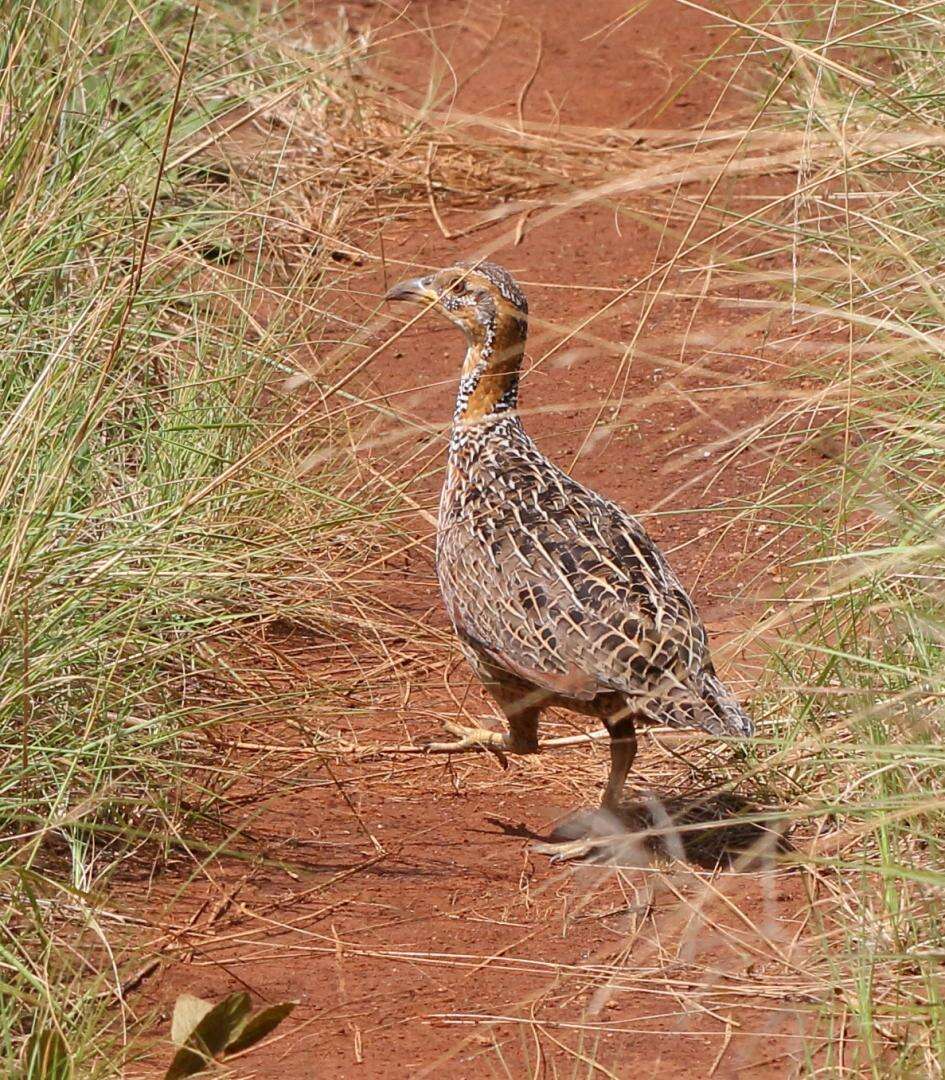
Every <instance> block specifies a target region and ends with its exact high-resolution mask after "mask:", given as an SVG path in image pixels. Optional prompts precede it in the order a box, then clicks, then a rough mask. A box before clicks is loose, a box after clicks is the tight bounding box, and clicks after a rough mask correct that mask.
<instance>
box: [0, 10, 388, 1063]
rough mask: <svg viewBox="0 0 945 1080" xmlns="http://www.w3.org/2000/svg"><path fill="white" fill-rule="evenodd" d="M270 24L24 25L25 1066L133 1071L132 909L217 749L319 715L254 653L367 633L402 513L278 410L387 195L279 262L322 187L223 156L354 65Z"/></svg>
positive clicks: (320, 104)
mask: <svg viewBox="0 0 945 1080" xmlns="http://www.w3.org/2000/svg"><path fill="white" fill-rule="evenodd" d="M241 7H242V6H240V8H238V7H236V6H230V5H228V4H226V3H225V2H221V3H220V4H218V5H216V6H212V5H211V6H209V7H208V6H206V5H203V6H201V7H199V8H198V9H197V15H196V17H195V16H194V13H193V9H190V8H188V7H187V6H186V5H181V4H177V3H172V2H156V3H151V4H147V5H145V6H144V7H143V8H142V7H140V6H138V5H131V4H129V3H128V2H127V0H87V2H84V3H83V2H80V3H78V4H74V3H72V2H68V3H67V2H64V0H63V2H55V0H41V2H39V3H27V2H25V0H24V2H20V0H14V2H13V3H11V4H9V5H6V6H5V7H4V11H3V14H2V15H0V29H2V33H0V41H2V54H0V461H2V472H0V552H2V555H0V752H2V755H3V760H2V772H0V831H2V834H3V836H4V841H3V845H2V849H0V892H2V896H3V910H2V915H0V930H2V932H0V1072H2V1073H3V1075H13V1073H14V1071H15V1069H16V1068H17V1065H18V1063H22V1062H23V1060H24V1059H23V1053H24V1045H25V1043H26V1040H27V1038H28V1037H29V1036H30V1033H31V1032H33V1033H34V1042H33V1043H32V1047H33V1050H34V1051H35V1050H36V1047H37V1046H38V1045H39V1044H38V1043H37V1042H36V1041H35V1039H36V1033H40V1032H49V1031H58V1032H59V1033H60V1035H61V1037H62V1039H63V1040H64V1041H65V1045H66V1047H67V1048H68V1054H69V1057H70V1059H71V1063H72V1064H71V1068H72V1070H74V1072H75V1073H76V1074H77V1075H79V1074H81V1075H117V1074H118V1072H119V1071H120V1068H121V1060H122V1053H123V1044H124V1042H125V1040H126V1037H127V1034H128V1026H127V1025H128V1024H130V1023H131V1017H130V1015H129V1016H125V1017H124V1018H123V1017H122V1014H121V1009H118V1010H116V1008H115V1006H116V986H117V984H118V982H119V981H120V978H121V973H120V972H119V970H118V969H117V967H116V966H115V963H114V960H113V951H114V949H115V948H117V947H118V944H116V942H117V943H120V940H121V936H120V932H119V931H120V929H121V928H120V926H119V925H117V924H116V923H115V922H114V921H113V920H112V921H110V920H109V918H108V916H107V907H108V903H107V900H106V894H105V893H104V887H105V886H106V884H108V883H109V882H114V880H115V874H116V872H117V871H119V870H121V868H122V867H123V866H124V865H125V864H126V863H127V861H128V860H129V859H130V860H132V861H134V860H136V859H137V860H139V861H140V860H144V862H143V865H145V866H147V865H149V864H150V863H153V861H154V860H155V859H160V857H161V852H162V851H166V850H168V849H169V848H170V847H172V846H173V845H174V844H175V843H177V842H178V840H179V838H180V837H181V835H182V830H184V829H186V828H187V827H188V822H190V821H192V820H193V819H194V818H195V816H199V815H200V814H202V813H205V812H206V809H207V807H208V806H209V805H210V804H212V802H213V800H214V799H215V798H217V797H219V796H220V795H221V794H222V793H224V792H225V791H226V789H227V787H228V786H229V785H230V784H231V783H232V781H233V779H234V776H233V770H232V769H231V768H230V767H229V766H228V764H227V762H226V761H225V760H224V761H221V760H220V755H219V752H215V753H211V748H210V747H209V745H208V744H207V742H206V741H205V739H204V738H203V733H204V731H205V729H206V728H207V727H208V726H212V725H213V724H215V723H218V722H219V720H220V719H221V718H226V719H227V720H239V719H240V717H241V716H248V715H252V714H253V711H254V710H256V711H258V710H259V709H261V708H264V709H266V710H271V717H272V719H273V720H274V721H278V718H279V717H280V716H285V715H287V713H288V711H289V709H290V708H291V707H292V706H293V704H296V703H297V702H298V700H299V698H300V696H301V695H302V694H303V693H308V694H311V688H310V687H308V688H300V689H296V690H285V689H283V690H279V689H271V688H267V686H266V683H265V682H261V681H259V680H255V681H254V678H253V675H254V672H253V670H252V667H251V666H249V667H247V668H246V670H244V671H243V673H242V676H241V678H239V679H236V678H235V677H233V675H232V671H231V669H230V666H229V665H228V663H227V651H228V648H229V643H230V642H231V641H232V640H233V638H234V635H235V634H236V632H237V631H239V630H240V629H241V628H247V627H248V628H252V629H258V628H259V627H260V626H261V625H263V624H264V623H265V622H267V621H271V620H273V619H275V618H279V619H280V620H282V621H283V622H288V623H293V622H294V623H296V624H297V625H299V626H304V627H307V628H310V629H312V630H317V631H319V632H321V633H334V632H337V631H339V629H344V631H345V632H346V633H358V632H360V631H359V630H358V629H357V627H356V625H355V624H356V622H357V619H356V617H355V615H354V613H352V611H351V610H350V607H347V606H346V605H345V603H344V602H343V600H342V598H339V597H332V594H331V586H330V581H331V577H332V573H333V572H334V571H335V570H338V571H339V573H340V571H341V570H343V569H346V568H349V567H350V565H351V564H352V563H353V560H354V558H355V556H354V552H355V551H356V550H357V547H358V540H357V538H358V535H359V530H360V529H361V528H363V527H366V525H367V524H368V522H369V520H371V519H370V515H369V513H368V510H367V509H366V508H365V507H363V506H359V505H356V503H355V502H353V501H352V500H351V499H350V498H349V493H350V491H351V490H352V486H351V476H350V471H349V469H348V467H347V460H346V455H345V453H344V451H343V450H341V449H339V447H338V446H337V445H336V443H335V441H334V436H333V434H332V432H331V430H330V427H329V426H327V425H326V424H325V423H324V421H323V420H322V416H323V415H324V410H323V409H322V410H319V409H315V408H312V407H309V408H307V409H306V408H303V407H301V406H299V405H297V404H294V403H293V401H292V400H291V399H289V400H287V401H286V402H285V403H283V404H282V405H279V406H278V408H277V409H276V411H275V413H274V412H273V411H272V410H269V411H265V410H263V409H261V407H260V394H261V390H262V387H263V386H264V385H265V384H266V383H267V382H270V383H271V382H272V380H273V377H274V376H275V375H276V373H277V370H278V369H277V367H276V364H277V363H282V362H284V361H286V360H288V359H290V358H291V357H293V356H295V355H296V354H298V352H299V348H300V346H301V344H302V343H303V342H304V341H305V340H306V338H308V337H309V335H308V333H307V330H306V328H307V324H308V322H309V321H310V320H311V310H312V305H314V304H316V303H317V302H318V298H319V296H320V295H321V294H322V292H323V291H324V289H325V287H326V281H325V278H324V266H325V263H326V262H327V261H328V260H329V256H330V250H331V248H330V240H331V236H332V235H333V232H332V230H334V231H335V232H338V231H342V230H343V227H344V223H345V221H346V219H347V216H348V215H349V214H351V213H355V212H357V211H358V210H359V209H360V208H361V205H362V199H363V198H364V195H363V192H362V191H361V189H360V188H358V187H357V186H356V185H352V186H351V187H350V189H349V190H348V191H346V192H345V193H344V194H343V195H340V196H339V195H338V194H337V193H335V194H334V196H333V202H332V203H331V205H330V206H329V207H328V208H327V210H326V212H325V213H323V214H322V215H321V217H320V218H318V222H319V224H318V239H319V243H318V244H312V243H311V242H309V243H307V244H306V246H305V250H304V258H296V259H294V260H293V259H291V258H289V257H287V256H286V255H285V254H284V251H285V245H280V252H281V254H280V259H279V264H278V271H279V273H278V275H277V274H275V273H274V272H273V270H272V264H273V257H274V256H273V250H274V248H275V246H276V243H277V241H278V240H279V238H280V237H283V238H284V236H285V235H286V233H287V232H288V233H290V234H291V233H292V230H293V229H294V228H296V226H295V224H294V222H295V217H294V215H295V214H296V212H297V207H298V204H299V200H300V199H301V198H305V199H307V200H308V201H307V203H306V205H307V206H308V207H310V208H311V207H312V206H313V205H316V204H317V200H318V198H319V197H320V195H319V192H318V190H317V188H315V189H314V190H313V189H312V187H311V185H310V186H309V187H308V188H306V187H305V186H304V185H300V184H299V183H298V180H297V177H292V182H289V181H288V180H283V178H282V174H281V173H280V172H279V170H278V165H279V159H278V156H275V157H273V156H272V155H270V158H268V159H265V160H260V161H252V162H251V161H246V160H243V161H240V162H238V163H237V164H235V165H231V164H230V163H228V162H227V160H226V158H225V157H220V152H219V150H218V151H217V155H218V156H217V159H215V160H213V161H210V162H209V164H208V162H207V156H206V153H200V152H198V153H194V148H195V147H199V145H200V144H202V143H205V142H206V141H207V136H208V133H209V132H210V131H211V130H212V128H211V125H213V124H214V123H215V122H220V120H221V118H223V120H224V121H226V120H227V119H228V118H230V117H233V116H238V115H240V114H239V113H235V112H234V110H239V109H242V110H248V111H252V110H258V111H260V112H262V113H264V112H265V109H266V108H267V107H268V106H269V105H270V104H271V106H272V108H273V109H275V108H276V107H277V106H278V107H280V108H282V109H284V110H285V109H289V110H291V109H295V110H298V111H299V112H300V113H304V114H305V115H307V116H312V117H316V118H317V116H318V114H319V111H320V110H323V109H324V108H325V107H326V106H327V104H328V103H329V98H328V97H327V96H326V93H325V90H326V87H327V86H329V85H330V83H331V80H332V78H333V77H334V71H335V70H336V69H337V68H338V67H341V68H344V66H345V65H344V64H341V63H340V62H341V61H342V60H343V59H344V53H343V51H342V50H340V49H339V50H334V51H333V50H332V49H330V48H328V47H325V48H324V49H323V50H322V51H321V52H319V51H317V50H313V49H311V48H307V49H305V50H304V51H302V50H299V49H292V48H289V47H288V46H284V45H283V44H282V43H281V42H282V38H281V37H280V35H279V32H278V26H269V25H265V24H262V23H260V22H259V20H257V19H255V18H253V17H247V16H246V14H245V11H243V10H241ZM291 138H292V135H291V132H287V133H286V138H285V143H286V145H288V144H289V143H290V142H291ZM231 149H232V152H233V153H235V154H238V153H239V149H240V148H239V143H238V142H234V144H233V146H232V148H231ZM283 187H284V188H285V189H286V190H285V191H283V190H282V188H283ZM326 240H327V241H328V242H327V243H326V242H325V241H326ZM336 269H337V268H336ZM276 278H278V281H276ZM277 285H278V288H277ZM296 297H299V298H300V299H299V300H298V302H297V303H296V302H295V298H296ZM322 333H326V334H327V333H328V331H322ZM305 455H312V457H311V458H310V460H314V461H315V462H316V463H317V464H316V465H315V466H314V467H309V468H306V470H304V472H303V471H301V470H299V469H298V468H297V467H296V466H297V464H298V462H299V461H300V460H301V459H302V458H303V456H305ZM376 509H377V508H376V507H375V510H376ZM260 666H263V660H260ZM27 1074H28V1075H31V1076H39V1075H41V1074H42V1070H41V1068H40V1066H39V1065H38V1064H36V1063H35V1062H34V1064H33V1065H32V1066H27ZM50 1075H52V1074H51V1073H50ZM57 1075H58V1074H57Z"/></svg>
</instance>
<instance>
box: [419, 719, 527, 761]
mask: <svg viewBox="0 0 945 1080" xmlns="http://www.w3.org/2000/svg"><path fill="white" fill-rule="evenodd" d="M443 726H444V727H445V728H446V730H447V731H449V732H450V733H451V734H453V735H458V736H459V738H458V739H456V740H455V741H454V742H428V743H425V744H424V747H423V748H424V750H426V751H427V753H430V754H460V753H462V752H463V751H465V750H488V751H490V752H491V753H493V754H495V756H496V757H497V758H498V759H499V761H501V762H502V767H503V768H505V767H506V766H507V765H508V760H507V759H506V756H505V753H504V752H505V751H506V750H509V749H511V747H510V739H509V736H508V735H506V734H504V733H503V732H501V731H490V730H489V729H488V728H467V727H463V726H462V725H461V724H454V723H452V722H451V721H449V720H447V721H446V722H445V723H444V725H443Z"/></svg>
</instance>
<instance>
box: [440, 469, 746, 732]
mask: <svg viewBox="0 0 945 1080" xmlns="http://www.w3.org/2000/svg"><path fill="white" fill-rule="evenodd" d="M544 465H545V470H546V471H545V472H543V476H542V479H541V482H540V483H538V484H536V483H535V482H534V480H533V482H532V483H531V485H530V487H526V486H525V485H521V484H520V485H519V486H518V489H517V492H516V495H517V497H516V498H514V499H506V500H503V501H501V502H500V503H499V504H498V506H497V504H496V501H495V500H494V499H491V500H490V501H489V504H488V507H487V508H486V507H484V508H483V509H482V510H481V511H479V512H478V513H477V509H476V506H475V504H474V502H473V503H472V504H469V503H467V505H466V507H465V512H466V513H467V514H470V515H472V517H471V518H469V519H468V520H466V521H460V522H458V523H456V524H454V525H452V526H451V524H450V523H449V522H444V526H443V528H442V529H441V532H440V537H439V551H438V573H439V577H440V582H441V586H442V588H443V593H444V597H445V599H446V602H447V608H448V610H449V613H450V616H451V618H452V620H453V622H454V625H455V626H456V628H457V631H458V632H459V633H460V634H461V635H463V636H465V637H466V639H467V640H468V641H469V642H470V643H472V644H474V645H475V646H476V647H477V648H479V649H480V650H482V651H484V652H485V653H486V655H488V656H490V657H491V658H493V659H494V660H495V662H496V663H498V664H499V665H500V666H504V667H505V668H506V669H507V670H509V671H512V672H513V673H515V674H518V675H520V676H521V677H523V678H526V679H527V680H528V681H530V682H532V683H534V684H535V685H537V686H540V687H542V688H544V689H547V690H549V691H551V692H553V693H570V696H573V697H578V698H590V697H593V696H594V695H595V694H597V693H600V692H604V691H608V690H610V691H618V692H621V693H625V694H627V695H628V697H629V698H632V699H633V701H634V704H636V705H639V710H640V712H641V713H644V714H646V715H647V716H649V717H650V718H651V719H653V720H655V721H657V722H662V723H673V724H681V725H684V726H697V727H702V728H705V729H707V730H709V731H713V732H715V733H722V732H726V731H730V732H737V733H739V734H744V733H748V732H749V730H750V721H749V720H748V718H747V716H745V714H744V713H743V712H742V711H741V709H740V708H739V707H738V705H737V704H736V703H735V701H734V699H732V698H731V695H729V694H728V692H727V691H726V690H725V688H724V686H723V685H722V684H721V683H720V682H719V681H718V679H717V678H716V677H715V673H714V670H713V668H712V663H711V660H710V658H709V649H708V641H707V637H706V632H705V629H704V627H703V625H702V621H701V619H700V618H699V615H698V613H697V612H696V610H695V607H694V606H693V604H692V601H691V600H690V599H689V596H688V595H687V594H686V592H685V590H684V589H683V587H682V586H681V585H680V583H679V581H678V580H677V578H676V577H675V575H674V574H673V572H672V571H671V570H670V568H669V566H668V565H667V563H666V561H665V559H664V558H663V556H662V555H661V554H660V552H659V551H658V549H657V548H656V546H655V544H654V543H653V542H652V540H650V538H649V537H648V536H647V534H646V531H645V529H644V528H643V526H642V525H641V524H640V522H639V521H637V520H636V519H635V518H634V517H632V516H631V515H629V514H627V513H625V512H624V511H623V510H622V509H621V508H620V507H618V506H616V505H615V504H613V503H611V502H609V501H608V500H606V499H603V498H602V497H600V496H598V495H596V494H595V493H593V492H591V491H588V490H587V489H585V488H583V487H582V486H581V485H579V484H577V483H576V482H575V481H573V480H571V478H570V477H567V476H566V474H564V473H558V471H557V470H554V472H553V473H552V472H551V470H550V469H549V468H548V463H544ZM530 477H531V478H533V477H534V473H531V474H530ZM492 494H493V495H494V494H495V493H492Z"/></svg>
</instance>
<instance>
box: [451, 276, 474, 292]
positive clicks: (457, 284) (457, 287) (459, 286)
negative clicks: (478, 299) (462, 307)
mask: <svg viewBox="0 0 945 1080" xmlns="http://www.w3.org/2000/svg"><path fill="white" fill-rule="evenodd" d="M468 291H469V286H468V285H467V284H466V282H465V280H464V279H463V278H459V280H458V281H454V282H453V284H452V285H451V286H450V292H451V293H452V294H453V295H454V296H462V295H463V293H465V292H468Z"/></svg>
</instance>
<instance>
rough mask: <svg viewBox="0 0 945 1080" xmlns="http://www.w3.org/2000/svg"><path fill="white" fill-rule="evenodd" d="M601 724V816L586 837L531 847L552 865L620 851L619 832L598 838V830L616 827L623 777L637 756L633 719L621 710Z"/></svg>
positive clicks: (624, 781) (596, 815)
mask: <svg viewBox="0 0 945 1080" xmlns="http://www.w3.org/2000/svg"><path fill="white" fill-rule="evenodd" d="M603 720H604V724H605V725H606V727H607V730H608V731H609V732H610V775H609V776H608V777H607V786H606V787H605V788H604V796H603V798H602V800H601V810H602V811H603V813H602V814H595V815H593V817H594V819H595V820H594V821H593V823H592V826H591V832H590V834H589V835H587V836H580V837H578V838H577V839H575V840H566V841H564V842H557V843H555V842H551V843H539V844H532V850H533V851H536V852H538V853H539V854H542V855H550V856H551V861H552V862H565V861H566V860H568V859H581V858H583V857H584V856H585V855H590V854H591V853H598V854H601V855H604V856H605V857H606V853H607V852H608V850H609V851H610V852H611V854H613V853H615V852H617V851H619V850H620V848H619V844H620V836H621V832H619V831H617V830H616V829H615V828H610V835H601V834H600V832H599V831H598V830H600V829H601V828H602V827H603V828H604V829H607V828H608V826H610V825H611V824H613V825H614V826H616V825H617V822H616V818H615V817H614V815H616V813H617V811H618V810H619V809H620V799H621V796H622V795H623V789H624V785H625V784H626V782H627V774H628V773H629V772H630V768H631V766H632V765H633V759H634V758H635V757H636V754H637V733H636V727H635V726H634V723H633V716H632V715H630V716H627V715H626V709H625V708H624V709H622V710H621V711H620V712H618V713H617V716H616V717H614V718H612V717H610V716H606V715H605V716H604V717H603Z"/></svg>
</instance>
